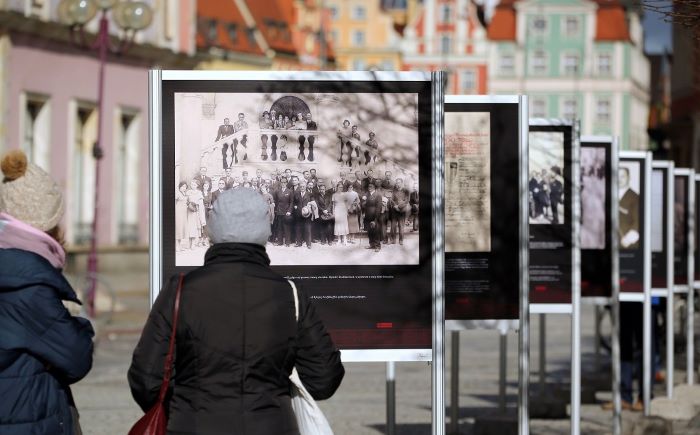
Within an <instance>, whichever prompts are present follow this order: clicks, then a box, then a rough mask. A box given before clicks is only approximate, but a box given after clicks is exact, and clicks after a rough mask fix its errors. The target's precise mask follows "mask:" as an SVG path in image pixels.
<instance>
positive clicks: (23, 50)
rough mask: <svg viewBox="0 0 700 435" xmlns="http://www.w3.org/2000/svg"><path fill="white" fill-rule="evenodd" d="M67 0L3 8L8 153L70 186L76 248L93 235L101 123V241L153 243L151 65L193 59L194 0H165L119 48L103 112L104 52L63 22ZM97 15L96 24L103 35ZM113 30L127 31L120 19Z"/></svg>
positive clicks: (68, 218) (2, 129)
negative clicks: (61, 7)
mask: <svg viewBox="0 0 700 435" xmlns="http://www.w3.org/2000/svg"><path fill="white" fill-rule="evenodd" d="M58 3H59V1H58V0H45V1H37V0H14V1H6V2H3V3H2V8H0V79H2V80H1V82H0V83H1V84H0V86H1V88H0V110H1V111H2V113H1V115H0V153H2V152H4V151H7V150H9V149H15V148H20V149H22V150H24V151H25V152H26V153H27V155H28V156H29V158H30V160H31V161H33V162H35V163H36V164H38V165H39V166H41V167H43V168H44V169H46V170H48V171H49V172H50V173H51V174H52V176H53V178H54V179H55V180H56V181H57V182H58V184H59V185H60V187H61V189H62V190H63V191H64V194H65V200H66V213H65V215H64V218H63V221H62V227H63V229H64V231H65V235H66V242H67V244H68V246H69V247H73V246H79V245H86V244H88V243H89V241H90V238H91V223H92V221H93V210H94V205H95V202H94V197H95V190H94V189H95V160H94V158H93V157H92V150H93V146H94V144H95V142H96V141H97V130H98V123H101V124H102V130H103V143H102V144H101V148H102V149H103V152H104V157H103V159H102V161H101V174H100V180H99V181H100V183H99V184H100V192H99V197H100V203H99V213H100V219H99V226H98V233H97V234H98V238H97V241H98V243H99V245H100V246H103V247H104V246H110V245H123V244H136V245H146V244H147V242H148V219H145V218H144V217H145V216H147V214H148V209H149V187H148V184H149V182H148V173H149V170H148V160H149V159H148V156H149V149H148V136H147V134H148V97H147V96H148V70H149V68H151V67H153V66H154V65H159V66H161V67H163V68H168V67H170V68H192V67H193V66H194V65H195V63H194V62H193V59H192V57H191V55H192V54H193V53H194V31H195V28H194V26H193V23H194V19H193V18H194V13H195V2H194V0H185V1H175V0H171V1H160V2H158V4H159V5H160V8H159V9H157V10H155V14H154V20H153V23H152V24H151V26H150V27H149V28H148V29H146V30H145V31H143V32H141V33H140V34H139V35H137V37H136V41H135V44H134V45H133V46H132V48H131V50H130V51H129V52H128V53H127V54H124V55H120V56H110V57H109V59H108V63H107V65H106V70H105V91H104V97H103V102H104V103H103V111H104V114H103V116H101V115H102V114H99V113H98V111H97V94H98V71H99V61H98V59H97V58H96V53H95V52H94V51H90V50H87V49H83V48H79V47H76V46H75V45H74V44H72V42H71V39H70V32H69V29H68V27H67V26H64V25H62V24H60V23H59V22H58V16H57V6H58ZM97 21H98V19H97V18H95V19H94V20H93V21H92V22H91V23H89V25H88V27H87V28H86V31H87V32H88V35H87V39H88V41H92V40H94V37H95V35H94V34H92V33H91V32H94V31H95V30H96V28H97V27H96V26H97ZM112 29H113V33H112V35H113V36H118V35H119V31H118V30H117V28H116V26H112Z"/></svg>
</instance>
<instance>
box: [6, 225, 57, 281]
mask: <svg viewBox="0 0 700 435" xmlns="http://www.w3.org/2000/svg"><path fill="white" fill-rule="evenodd" d="M0 249H21V250H23V251H29V252H33V253H35V254H37V255H41V256H42V257H44V258H45V259H46V260H48V261H49V263H51V265H52V266H53V267H55V268H56V269H63V266H65V264H66V252H65V251H64V250H63V247H62V246H61V245H60V244H59V243H58V242H57V241H56V240H54V239H53V238H52V237H51V236H49V235H48V234H46V233H44V232H43V231H41V230H39V229H37V228H34V227H33V226H31V225H29V224H27V223H24V222H22V221H20V220H18V219H15V218H13V217H12V216H10V215H9V214H7V213H0Z"/></svg>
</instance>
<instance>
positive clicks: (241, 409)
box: [128, 189, 345, 435]
mask: <svg viewBox="0 0 700 435" xmlns="http://www.w3.org/2000/svg"><path fill="white" fill-rule="evenodd" d="M269 212H270V211H269V204H268V203H267V202H266V201H265V199H264V198H263V197H262V196H261V195H260V194H259V193H257V192H253V191H251V190H248V189H238V190H229V191H226V192H225V193H223V194H222V195H221V196H220V197H219V199H218V200H217V201H216V203H215V204H214V209H213V210H212V215H211V221H210V228H209V235H210V237H211V240H212V242H213V243H214V245H213V246H212V247H210V248H209V250H208V251H207V253H206V255H205V258H204V265H203V266H200V267H197V268H196V269H194V270H193V271H191V272H189V273H187V274H186V275H185V276H184V280H183V286H182V291H181V296H180V304H179V306H180V315H179V319H178V325H177V335H176V342H177V352H176V355H175V361H174V364H173V366H174V370H173V374H174V375H173V379H172V384H171V388H170V391H169V394H168V395H166V397H167V398H168V399H167V400H168V403H167V407H166V408H167V409H169V412H168V423H167V426H168V427H167V431H168V433H169V434H183V435H184V434H192V435H193V434H228V433H236V434H241V435H258V434H260V435H268V434H275V435H299V429H298V427H297V423H296V418H295V415H294V411H293V409H292V404H291V397H290V391H291V384H290V380H289V375H290V374H291V372H292V369H293V368H295V367H296V369H297V372H298V373H299V377H300V379H301V381H302V383H303V384H304V386H305V387H306V389H307V390H308V391H309V393H310V394H311V396H313V397H314V399H316V400H323V399H327V398H329V397H331V396H332V395H333V394H334V393H335V391H336V389H337V388H338V386H339V385H340V383H341V381H342V379H343V376H344V374H345V371H344V369H343V365H342V363H341V360H340V352H339V351H338V349H337V348H336V346H335V344H334V343H333V341H332V340H331V337H330V335H329V334H328V332H327V331H326V328H325V327H324V325H323V322H322V321H321V319H320V318H319V316H318V314H317V312H316V309H315V307H314V306H313V304H312V303H311V300H310V299H309V297H308V295H307V294H306V292H305V291H304V289H303V288H299V289H298V303H296V302H295V297H294V293H293V290H292V287H291V285H290V283H289V282H288V281H287V280H286V279H285V278H284V277H283V276H281V275H279V274H278V273H276V272H275V271H273V270H272V268H270V258H269V257H268V255H267V252H266V251H265V244H266V243H267V240H268V238H269V236H270V226H269V225H268V223H269ZM178 281H179V280H178V276H173V277H171V278H170V279H169V280H167V281H166V284H165V286H164V287H163V289H162V290H161V292H160V293H159V295H158V298H157V299H156V301H155V303H154V305H153V308H152V310H151V314H150V315H149V317H148V320H147V321H146V325H145V327H144V329H143V333H142V335H141V338H140V340H139V343H138V345H137V346H136V349H135V350H134V354H133V359H132V362H131V367H130V368H129V372H128V380H129V386H130V388H131V393H132V395H133V397H134V400H135V401H136V402H137V403H138V405H139V406H140V407H141V409H143V410H144V411H145V410H148V409H150V408H151V407H152V406H153V405H154V404H155V403H156V401H157V399H158V394H159V390H160V386H161V382H162V379H163V366H164V363H165V356H166V354H167V353H168V344H169V337H170V333H171V325H172V321H173V320H172V313H173V306H174V304H175V295H176V291H177V286H178ZM231 283H234V285H231ZM295 306H298V307H299V318H298V320H296V319H295Z"/></svg>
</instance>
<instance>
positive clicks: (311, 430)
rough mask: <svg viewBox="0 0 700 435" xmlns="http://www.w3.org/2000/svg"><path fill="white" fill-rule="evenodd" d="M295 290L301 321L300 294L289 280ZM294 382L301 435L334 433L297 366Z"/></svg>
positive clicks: (294, 405) (295, 313)
mask: <svg viewBox="0 0 700 435" xmlns="http://www.w3.org/2000/svg"><path fill="white" fill-rule="evenodd" d="M289 284H290V285H291V286H292V291H293V292H294V316H295V318H296V320H297V322H298V321H299V295H298V294H297V287H296V286H295V285H294V282H293V281H289ZM289 380H290V381H291V383H292V409H293V410H294V415H296V418H297V426H299V433H300V434H301V435H333V430H332V429H331V425H330V424H328V420H326V416H324V415H323V412H321V408H319V407H318V405H317V404H316V401H315V400H314V398H313V397H311V394H310V393H309V392H308V391H307V390H306V387H304V384H303V383H302V382H301V379H300V378H299V373H298V372H297V368H296V367H294V368H293V369H292V374H291V375H290V376H289Z"/></svg>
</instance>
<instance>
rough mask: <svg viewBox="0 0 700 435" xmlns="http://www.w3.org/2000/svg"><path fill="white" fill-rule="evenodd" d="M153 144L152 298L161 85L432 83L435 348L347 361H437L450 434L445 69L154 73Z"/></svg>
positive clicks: (437, 414) (436, 429)
mask: <svg viewBox="0 0 700 435" xmlns="http://www.w3.org/2000/svg"><path fill="white" fill-rule="evenodd" d="M148 80H149V115H150V119H149V142H150V157H151V158H150V162H149V166H150V170H151V173H150V188H151V201H150V219H149V230H150V247H149V266H150V276H149V283H150V302H151V305H152V304H153V302H154V301H155V299H156V297H157V295H158V292H159V291H160V287H161V283H162V262H163V257H162V241H163V235H162V225H161V222H162V218H163V214H162V206H163V198H162V194H161V192H162V178H161V175H162V173H161V169H162V160H163V153H162V109H163V102H162V83H163V82H164V81H168V80H199V81H210V80H245V81H264V80H275V81H300V80H301V81H431V82H432V84H431V88H432V101H431V106H432V120H431V121H432V122H431V123H432V126H433V134H432V143H431V145H432V154H431V157H432V159H433V163H432V168H431V169H432V171H433V173H432V182H433V191H432V192H431V193H432V205H433V210H432V214H433V228H432V235H433V243H432V246H431V248H432V250H433V254H434V255H433V261H432V275H433V276H432V292H431V293H432V300H433V304H432V305H433V308H432V312H433V315H432V330H433V331H432V349H383V350H346V351H343V352H342V358H343V361H344V362H349V361H406V360H410V361H432V369H431V370H432V391H431V401H432V405H433V406H432V408H433V409H432V433H433V434H434V435H443V434H444V433H445V426H444V421H445V408H444V297H443V295H444V281H443V279H442V277H443V274H444V267H443V260H442V256H443V253H444V242H443V240H444V236H443V225H444V214H443V210H442V207H443V195H444V192H443V189H444V183H443V178H444V168H443V163H442V161H443V159H444V130H443V111H444V104H443V100H444V72H441V71H439V72H432V73H423V72H391V71H352V72H333V71H329V72H325V71H323V72H318V71H304V72H293V71H274V72H270V71H264V72H263V71H187V70H160V69H154V70H150V71H149V79H148Z"/></svg>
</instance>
